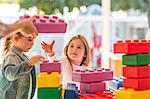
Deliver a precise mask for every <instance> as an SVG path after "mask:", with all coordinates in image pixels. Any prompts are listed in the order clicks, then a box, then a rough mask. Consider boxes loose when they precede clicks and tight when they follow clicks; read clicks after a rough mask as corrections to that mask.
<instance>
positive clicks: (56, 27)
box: [21, 15, 67, 33]
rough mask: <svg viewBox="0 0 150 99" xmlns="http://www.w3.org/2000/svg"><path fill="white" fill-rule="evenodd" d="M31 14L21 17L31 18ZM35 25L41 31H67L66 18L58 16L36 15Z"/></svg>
mask: <svg viewBox="0 0 150 99" xmlns="http://www.w3.org/2000/svg"><path fill="white" fill-rule="evenodd" d="M29 17H31V16H29V15H25V16H21V19H25V18H29ZM34 25H35V26H36V28H37V30H38V32H39V33H65V32H66V28H67V23H66V22H65V20H64V19H60V18H59V17H58V16H46V15H45V16H35V20H34Z"/></svg>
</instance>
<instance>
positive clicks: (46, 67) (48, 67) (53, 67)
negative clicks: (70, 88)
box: [40, 60, 61, 73]
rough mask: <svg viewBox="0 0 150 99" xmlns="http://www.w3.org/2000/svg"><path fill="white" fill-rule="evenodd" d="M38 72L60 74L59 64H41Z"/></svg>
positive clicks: (55, 62) (45, 62)
mask: <svg viewBox="0 0 150 99" xmlns="http://www.w3.org/2000/svg"><path fill="white" fill-rule="evenodd" d="M40 72H41V73H42V72H47V73H51V72H59V73H60V72H61V63H60V62H59V61H53V62H50V61H48V60H47V61H44V62H43V63H41V64H40Z"/></svg>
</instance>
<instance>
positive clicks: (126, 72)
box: [123, 66, 150, 78]
mask: <svg viewBox="0 0 150 99" xmlns="http://www.w3.org/2000/svg"><path fill="white" fill-rule="evenodd" d="M123 76H124V77H127V78H146V77H150V66H134V67H133V66H126V67H123Z"/></svg>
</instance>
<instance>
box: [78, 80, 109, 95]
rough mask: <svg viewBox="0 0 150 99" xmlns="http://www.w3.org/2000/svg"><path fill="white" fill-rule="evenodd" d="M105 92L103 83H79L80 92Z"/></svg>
mask: <svg viewBox="0 0 150 99" xmlns="http://www.w3.org/2000/svg"><path fill="white" fill-rule="evenodd" d="M104 90H106V83H105V82H98V83H80V91H81V92H85V93H95V92H98V91H104Z"/></svg>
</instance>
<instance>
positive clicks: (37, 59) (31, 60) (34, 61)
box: [27, 55, 45, 66]
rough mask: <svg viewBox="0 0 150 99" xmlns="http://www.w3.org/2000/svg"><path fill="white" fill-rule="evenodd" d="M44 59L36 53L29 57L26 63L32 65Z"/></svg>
mask: <svg viewBox="0 0 150 99" xmlns="http://www.w3.org/2000/svg"><path fill="white" fill-rule="evenodd" d="M44 60H45V58H44V57H43V56H40V55H37V56H33V57H32V58H30V59H29V60H28V61H27V63H28V65H30V66H32V65H34V64H35V63H37V62H40V61H44Z"/></svg>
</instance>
